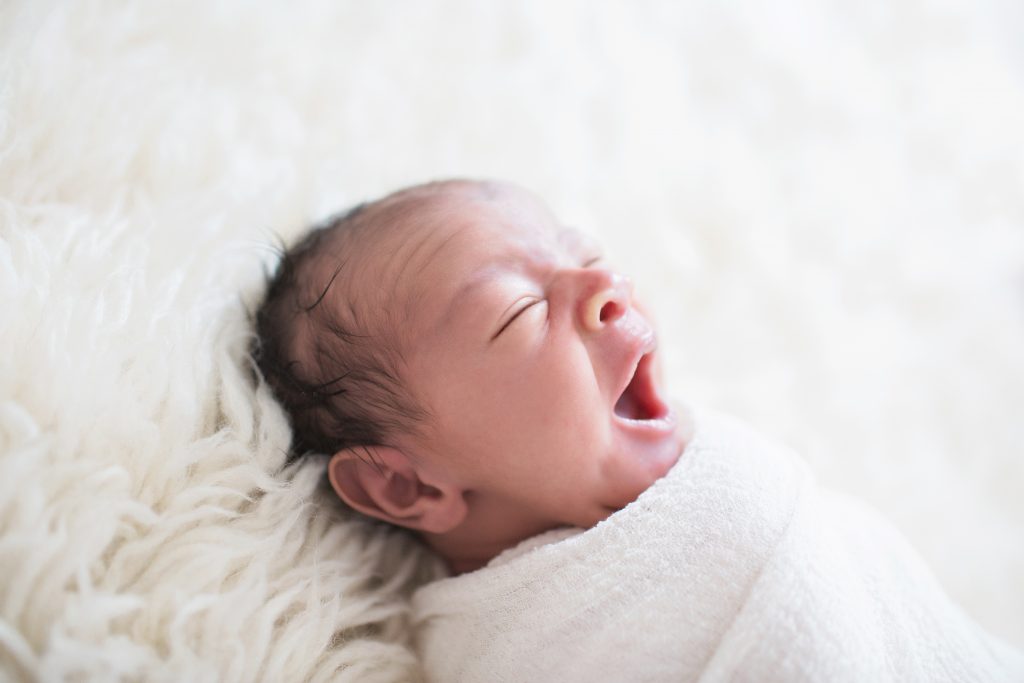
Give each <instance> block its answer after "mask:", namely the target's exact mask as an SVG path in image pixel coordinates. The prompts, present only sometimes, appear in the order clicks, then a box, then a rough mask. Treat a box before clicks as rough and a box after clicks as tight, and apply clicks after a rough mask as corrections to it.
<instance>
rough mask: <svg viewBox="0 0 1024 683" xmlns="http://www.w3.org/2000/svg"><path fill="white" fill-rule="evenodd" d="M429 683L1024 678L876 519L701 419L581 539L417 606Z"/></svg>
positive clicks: (564, 539)
mask: <svg viewBox="0 0 1024 683" xmlns="http://www.w3.org/2000/svg"><path fill="white" fill-rule="evenodd" d="M413 610H414V619H415V622H416V628H417V648H418V649H419V651H420V653H421V655H422V658H423V662H424V666H425V670H426V672H427V676H428V679H429V680H432V681H445V682H446V683H447V682H455V681H488V682H496V681H548V680H550V681H588V682H593V681H708V682H711V681H725V680H728V681H759V682H764V681H872V682H877V681H929V682H935V681H957V682H964V681H979V682H980V681H985V682H986V683H987V682H991V681H1008V682H1009V681H1014V682H1021V681H1024V656H1022V655H1021V654H1020V653H1019V652H1017V651H1015V650H1013V649H1012V648H1010V647H1009V646H1007V645H1005V644H1003V643H1001V642H1000V641H998V640H996V639H994V638H992V637H991V636H989V635H988V634H986V633H985V632H984V631H983V630H981V628H980V627H978V626H977V625H975V624H974V623H973V622H972V621H971V620H970V619H969V618H968V617H967V616H966V615H965V614H963V612H961V610H960V609H959V608H958V607H956V606H955V605H954V604H953V603H952V602H950V600H949V599H948V598H947V597H946V596H945V594H944V593H943V591H942V589H941V588H940V587H939V585H938V584H937V583H936V581H935V579H934V578H933V577H932V575H931V573H930V572H929V570H928V569H927V567H925V566H924V564H923V562H922V561H921V559H920V558H919V557H918V556H917V555H916V554H915V552H914V551H913V550H912V549H911V548H910V547H909V546H908V545H907V543H906V542H905V541H904V540H903V539H902V538H901V537H900V536H899V534H898V533H897V532H896V531H895V530H894V529H892V527H890V526H889V525H888V524H887V523H886V522H885V521H884V520H882V519H881V518H880V517H878V516H877V515H876V514H875V513H873V512H872V511H871V510H870V509H868V508H867V507H865V506H863V505H861V504H859V503H857V502H856V501H854V500H851V499H849V498H846V497H843V496H840V495H837V494H835V493H831V492H828V491H824V490H822V489H819V488H818V487H816V485H815V484H814V482H813V481H812V479H811V477H810V475H809V473H808V471H807V469H806V467H805V466H804V465H803V463H802V462H801V461H800V460H799V458H798V457H797V456H796V455H795V454H794V453H792V452H791V451H789V450H788V449H785V448H784V447H781V446H779V445H776V444H774V443H772V442H770V441H768V440H766V439H764V438H763V437H761V436H759V435H757V434H756V433H754V432H752V431H751V430H750V429H749V428H747V427H745V426H743V425H742V424H741V423H739V422H738V421H736V420H733V419H730V418H725V417H720V416H712V415H707V414H704V413H699V414H698V415H697V418H696V434H695V437H694V439H693V440H692V441H691V443H690V445H689V446H688V447H687V449H686V451H685V452H684V453H683V455H682V457H681V458H680V460H679V463H678V464H677V465H676V466H675V467H674V468H673V469H672V471H671V472H669V474H668V475H666V476H665V477H664V478H663V479H661V480H659V481H658V482H656V483H655V484H654V485H653V486H652V487H651V488H650V489H648V490H647V491H645V492H644V493H643V494H642V495H641V496H640V497H639V498H638V499H637V500H636V501H635V502H633V503H632V504H630V505H629V506H627V507H626V508H624V509H623V510H621V511H619V512H617V513H615V514H614V515H612V516H611V517H609V518H608V519H607V520H606V521H604V522H602V523H601V524H598V525H597V526H595V527H594V528H592V529H589V530H586V531H580V530H578V529H563V530H558V531H554V532H549V533H548V534H544V535H542V536H539V537H536V538H534V539H530V540H528V541H526V542H525V543H523V544H522V545H520V546H519V547H517V548H513V549H512V550H510V551H507V552H505V553H503V554H502V555H500V556H499V557H497V558H495V559H494V560H493V561H492V562H491V563H490V564H489V565H488V566H486V567H484V568H483V569H480V570H478V571H475V572H472V573H469V574H464V575H462V576H457V577H452V578H447V579H443V580H441V581H437V582H434V583H432V584H429V585H427V586H425V587H423V588H421V589H420V590H419V591H418V592H417V593H416V595H415V596H414V599H413Z"/></svg>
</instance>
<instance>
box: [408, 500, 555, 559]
mask: <svg viewBox="0 0 1024 683" xmlns="http://www.w3.org/2000/svg"><path fill="white" fill-rule="evenodd" d="M481 507H482V506H481ZM481 507H477V509H475V510H474V509H473V507H471V508H470V514H469V516H468V518H467V520H466V521H465V522H464V523H463V524H461V525H460V526H458V527H457V528H455V529H453V530H452V531H449V532H447V533H444V534H430V533H423V534H422V537H423V540H424V541H425V542H426V544H427V545H428V546H429V547H430V548H431V549H432V550H433V551H434V552H435V553H437V554H438V555H439V556H440V557H441V559H443V560H444V561H445V564H447V565H448V568H449V569H450V570H451V572H452V574H455V575H458V574H465V573H467V572H471V571H474V570H477V569H480V568H481V567H483V566H485V565H486V564H487V563H488V562H490V561H491V560H493V559H494V558H495V557H497V556H498V555H500V554H501V553H502V552H504V551H505V550H508V549H509V548H514V547H515V546H517V545H519V544H520V543H522V542H523V541H525V540H526V539H528V538H531V537H533V536H536V535H537V534H541V533H544V532H545V531H550V530H551V529H555V528H558V527H560V526H564V524H562V523H560V522H558V521H555V520H544V519H538V518H536V517H532V516H517V515H515V514H512V513H511V512H509V511H505V510H499V509H490V510H484V509H481ZM488 507H489V506H488Z"/></svg>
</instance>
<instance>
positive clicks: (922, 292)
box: [0, 0, 1024, 683]
mask: <svg viewBox="0 0 1024 683" xmlns="http://www.w3.org/2000/svg"><path fill="white" fill-rule="evenodd" d="M1021 35H1024V17H1022V15H1021V13H1020V4H1019V3H1018V2H1016V1H1014V0H1006V1H1003V0H976V1H972V2H970V3H918V2H909V1H904V0H877V1H875V0H871V1H869V2H863V3H850V2H847V1H846V0H825V1H822V0H789V1H787V2H782V3H721V2H714V1H712V0H684V1H681V2H648V1H646V0H637V1H633V0H629V1H626V0H621V1H619V0H595V1H594V2H589V1H588V2H575V1H571V0H570V1H566V2H548V0H524V1H523V2H497V1H495V2H471V1H461V0H459V1H449V0H438V1H437V2H404V1H402V0H398V1H396V2H386V3H385V2H381V3H378V2H361V1H356V0H294V1H289V2H258V1H250V0H216V1H214V2H210V1H209V0H180V1H175V2H167V3H160V2H154V3H125V2H122V1H120V0H80V1H76V2H60V1H58V0H5V1H4V2H0V679H13V680H30V681H31V680H45V681H58V680H103V681H107V680H125V681H139V680H144V681H190V682H191V681H227V682H230V681H238V682H240V683H248V682H249V681H256V680H265V681H275V682H276V681H300V680H331V681H367V680H368V681H376V680H383V681H409V680H415V679H416V678H417V677H418V676H419V663H418V661H417V658H416V654H415V652H414V650H413V648H412V645H411V636H412V629H411V626H410V623H409V614H410V603H409V600H408V596H409V594H410V592H411V591H412V590H413V589H414V587H415V586H417V585H418V583H419V582H420V580H421V578H420V577H421V575H423V574H425V575H428V576H429V575H431V573H432V571H433V569H434V565H433V563H432V561H431V559H430V558H429V557H425V556H423V555H422V554H421V552H420V549H419V546H418V545H417V544H416V543H414V542H411V541H410V539H408V538H407V537H405V536H404V535H402V534H395V533H389V532H387V531H385V530H383V529H382V528H381V527H379V526H377V525H373V524H368V523H366V522H364V521H360V520H356V519H352V518H350V517H349V516H348V515H346V514H345V513H344V512H343V511H341V510H339V508H338V506H337V505H336V504H334V503H333V502H332V501H331V499H330V496H329V495H328V494H327V492H326V491H325V489H324V488H323V486H322V479H321V467H322V466H321V465H320V464H319V463H317V462H310V463H309V464H307V465H305V466H302V467H299V468H296V469H285V468H284V467H283V463H284V454H285V452H286V451H287V449H288V446H289V440H290V432H289V429H288V426H287V424H286V421H285V420H284V417H283V415H282V414H281V412H280V411H279V409H278V407H277V406H276V405H275V403H274V402H273V400H272V399H271V397H270V396H269V395H268V394H267V392H266V390H265V388H264V387H262V385H260V384H259V383H258V381H256V380H255V379H254V378H253V376H252V372H251V367H250V363H249V362H248V359H247V353H246V348H247V346H248V343H249V338H250V334H251V330H250V326H249V322H248V311H249V310H250V309H251V308H252V306H253V305H254V304H255V302H256V301H257V300H258V299H259V296H260V293H261V292H262V288H263V283H264V280H263V270H264V268H267V267H272V265H273V263H274V246H273V245H275V244H277V243H278V240H279V239H280V240H283V241H284V242H286V243H287V242H290V241H292V240H294V239H295V238H296V237H297V236H298V235H299V233H300V232H302V231H303V230H304V229H305V228H306V226H308V225H309V224H310V223H312V222H314V221H316V220H318V219H321V218H323V217H324V216H325V215H327V214H328V213H330V212H333V211H336V210H338V209H340V208H343V207H347V206H350V205H351V204H354V203H356V202H359V201H362V200H364V199H368V198H372V197H375V196H378V195H380V194H381V193H384V192H388V191H390V190H393V189H395V188H398V187H401V186H403V185H406V184H409V183H413V182H420V181H424V180H427V179H431V178H437V177H449V176H483V177H496V178H502V179H508V180H512V181H516V182H519V183H521V184H523V185H525V186H527V187H529V188H531V189H533V190H534V191H536V192H537V193H538V194H539V195H540V196H542V197H543V198H545V199H546V200H547V201H548V202H549V203H550V204H551V206H552V207H553V209H554V210H555V211H556V212H557V213H558V215H559V216H561V217H562V218H563V219H564V220H565V221H566V222H567V223H570V224H572V225H577V226H580V227H582V228H584V229H586V230H589V231H591V232H593V233H595V234H596V235H597V236H598V237H599V238H600V239H601V240H602V241H603V242H604V243H605V245H606V247H607V250H608V252H609V254H611V255H612V257H613V259H614V260H615V261H616V262H617V263H618V265H620V266H621V267H622V269H623V270H624V271H625V272H627V273H630V274H632V275H634V276H635V279H636V284H637V288H638V291H640V292H641V293H643V294H644V296H645V298H646V299H647V300H648V302H649V304H650V308H652V309H653V310H654V311H655V312H656V313H657V315H658V320H659V323H660V331H661V342H660V343H661V348H662V350H663V352H664V354H663V357H664V360H665V361H666V370H667V373H668V379H669V386H670V387H673V388H674V389H675V390H676V391H678V392H680V393H681V394H685V395H686V397H687V398H688V399H690V400H692V401H693V402H695V403H698V404H701V405H709V406H714V407H717V408H721V409H724V410H726V411H727V412H730V413H734V414H737V415H739V416H741V417H743V418H744V419H746V420H747V421H750V422H753V423H754V424H756V425H758V426H759V427H760V428H761V429H762V431H764V432H766V433H770V434H773V435H775V436H778V437H780V438H782V439H783V440H785V441H786V442H787V443H789V444H791V445H793V446H796V447H797V450H799V451H800V452H801V453H803V454H805V455H806V457H807V460H808V463H809V466H810V467H811V469H812V470H813V471H814V473H815V475H816V477H817V478H818V480H820V481H822V483H823V484H827V485H828V486H829V487H831V488H838V489H842V490H844V491H848V492H851V493H854V494H856V495H857V496H858V497H861V498H864V499H866V500H867V501H869V502H870V503H871V504H872V505H873V506H874V507H876V508H878V509H880V511H881V512H882V513H883V514H884V516H885V517H886V518H888V519H891V520H892V521H893V523H894V525H895V526H896V527H897V528H899V529H900V531H901V532H903V533H905V534H906V536H907V537H908V539H909V540H910V542H911V543H912V544H913V545H914V547H915V549H917V550H918V551H919V552H920V553H921V554H922V555H923V556H924V557H925V559H926V560H927V563H928V565H929V566H930V567H931V568H932V569H933V571H935V573H936V574H937V576H938V578H939V580H940V582H941V583H942V585H943V587H944V588H945V589H946V590H947V591H948V592H949V593H950V595H951V596H952V597H953V598H954V599H955V600H956V602H957V603H959V604H962V605H963V606H964V608H965V609H966V610H967V611H968V613H970V614H971V615H972V617H974V618H976V619H977V620H978V621H979V622H980V623H981V624H982V625H983V626H985V627H986V628H987V629H988V630H990V631H992V632H993V633H995V634H997V635H1000V636H1002V637H1004V638H1005V639H1007V640H1009V641H1010V642H1012V643H1013V644H1014V645H1016V646H1018V647H1021V646H1024V587H1022V583H1021V577H1022V576H1024V543H1021V538H1024V499H1022V498H1021V496H1020V491H1021V490H1022V488H1024V457H1022V455H1024V452H1022V450H1021V444H1022V443H1024V432H1022V429H1024V423H1022V421H1021V419H1020V417H1021V406H1024V354H1022V353H1021V349H1022V348H1024V317H1022V316H1021V314H1020V312H1021V310H1024V290H1022V288H1021V284H1020V283H1021V282H1024V192H1021V183H1022V180H1021V179H1022V178H1024V126H1021V125H1020V122H1021V121H1024V94H1022V93H1024V88H1022V81H1024V55H1022V53H1021V51H1020V50H1021V42H1020V36H1021Z"/></svg>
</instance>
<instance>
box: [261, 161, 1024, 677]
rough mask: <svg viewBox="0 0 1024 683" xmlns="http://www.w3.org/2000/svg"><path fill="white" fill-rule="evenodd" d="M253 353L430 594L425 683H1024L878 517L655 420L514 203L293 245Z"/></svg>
mask: <svg viewBox="0 0 1024 683" xmlns="http://www.w3.org/2000/svg"><path fill="white" fill-rule="evenodd" d="M257 327H258V330H257V332H258V346H257V348H256V357H257V359H258V363H259V367H260V368H261V370H262V372H263V374H264V376H265V378H266V380H267V381H268V382H269V383H270V385H271V386H272V388H273V390H274V391H275V393H276V395H277V397H278V398H279V399H280V401H281V402H282V403H283V404H284V407H285V408H286V410H287V411H288V413H289V416H290V418H291V421H292V425H293V427H294V430H295V434H296V451H297V452H299V453H302V452H306V451H314V452H319V453H325V454H328V455H329V462H328V466H327V470H328V476H329V479H330V482H331V484H332V486H333V488H334V490H335V491H336V492H337V494H338V495H339V496H340V497H341V498H342V499H343V500H344V501H345V502H346V503H347V504H348V505H350V506H351V507H352V508H354V509H356V510H358V511H360V512H362V513H364V514H367V515H370V516H372V517H376V518H378V519H382V520H385V521H387V522H391V523H393V524H397V525H400V526H403V527H407V528H409V529H413V530H415V531H417V532H418V533H420V534H421V535H422V537H423V538H424V539H425V541H426V542H427V543H428V544H429V545H430V546H431V547H432V548H433V549H434V550H435V551H436V552H437V553H438V554H439V555H440V556H441V557H442V558H444V560H445V561H446V562H447V563H448V566H449V567H450V568H451V570H452V574H453V576H451V577H448V578H445V579H442V580H439V581H435V582H433V583H430V584H427V585H425V586H423V587H421V588H419V589H418V590H417V592H416V594H415V595H414V597H413V601H412V617H413V623H414V625H415V627H416V646H417V649H418V651H419V653H420V655H421V657H422V659H423V664H424V669H425V673H426V676H427V678H428V679H429V680H436V681H445V682H450V681H487V682H488V683H491V682H494V681H523V680H530V681H534V680H536V681H544V680H557V681H588V682H592V681H597V680H601V681H604V680H608V681H613V680H614V681H635V680H643V681H697V680H700V681H705V682H711V681H787V682H788V681H808V682H809V681H890V680H891V681H897V680H898V681H929V682H934V681H958V682H962V681H1022V680H1024V658H1022V657H1021V655H1020V653H1018V652H1016V651H1014V650H1013V649H1012V648H1009V647H1008V646H1006V645H1005V644H1003V643H1001V642H999V641H998V640H996V639H993V638H991V637H990V636H989V635H988V634H986V633H985V632H984V631H983V630H982V629H980V628H978V627H977V625H975V624H974V623H973V622H972V621H971V620H970V619H969V618H968V617H967V616H966V615H964V614H963V613H962V612H961V611H960V610H959V608H957V607H956V606H955V605H954V604H952V602H950V601H949V599H948V598H947V597H946V596H945V594H944V593H943V591H942V589H941V587H940V586H939V585H938V583H937V582H936V581H935V579H934V577H932V575H931V573H930V572H929V570H928V569H927V567H926V566H925V565H924V563H923V562H922V561H921V560H920V558H919V557H918V556H917V555H916V553H914V551H913V550H912V549H911V548H910V547H909V545H908V544H907V543H906V542H905V541H904V540H903V539H902V538H901V537H900V536H899V534H898V533H897V532H896V531H895V530H894V529H892V527H890V526H889V525H888V524H887V523H886V522H885V521H884V520H882V519H880V518H879V517H878V515H877V514H875V513H873V512H872V511H871V510H870V509H868V508H866V507H865V506H863V505H861V504H859V503H857V502H856V501H853V500H851V499H849V498H846V497H844V496H842V495H839V494H835V493H833V492H829V491H827V490H824V489H821V488H819V487H818V486H817V485H816V484H815V483H814V481H813V478H812V477H811V476H810V473H809V472H808V470H807V468H806V466H805V465H804V464H803V463H802V461H801V460H800V459H799V458H798V457H797V456H796V455H795V454H793V453H792V452H791V451H789V450H788V449H786V448H785V447H783V446H780V445H779V444H777V443H775V442H773V441H771V440H769V439H765V438H763V437H760V436H759V435H757V434H755V433H753V432H752V431H751V430H749V429H748V428H746V427H744V426H743V425H742V424H740V423H738V422H737V421H735V420H730V419H728V418H722V417H718V416H714V415H712V414H708V413H704V412H696V413H695V417H694V418H693V422H692V425H691V423H690V418H689V417H688V415H684V414H682V413H681V412H677V411H674V410H673V409H672V408H670V406H669V404H668V403H667V401H666V399H665V395H664V393H663V389H662V388H661V387H660V386H659V383H658V380H657V371H656V367H655V365H656V363H655V346H656V343H655V335H654V330H653V328H652V326H651V322H650V317H649V316H647V315H646V314H645V313H644V312H643V310H642V309H641V308H640V307H639V306H638V304H637V302H636V300H635V299H634V298H633V291H632V287H631V285H630V282H629V280H628V279H627V278H625V277H624V276H622V275H620V274H618V273H617V272H615V271H614V270H612V269H611V268H610V267H609V266H608V264H607V263H606V261H605V260H604V259H603V258H602V255H601V253H600V251H599V249H598V248H597V246H596V245H595V244H593V243H592V242H591V241H590V240H588V239H587V238H586V237H585V236H584V235H582V234H581V233H580V232H578V231H576V230H574V229H572V228H567V227H565V226H564V225H562V224H560V223H559V221H558V220H557V219H556V218H555V217H554V216H552V214H551V213H550V212H549V211H548V210H547V209H546V208H545V207H544V205H543V204H542V203H541V202H540V201H538V200H537V199H536V198H534V197H533V196H532V195H530V194H529V193H527V192H525V191H523V190H521V189H519V188H517V187H514V186H510V185H506V184H501V183H489V182H469V181H449V182H440V183H430V184H427V185H422V186H418V187H413V188H410V189H406V190H402V191H400V192H397V193H395V194H392V195H390V196H388V197H385V198H384V199H381V200H379V201H376V202H373V203H370V204H367V205H364V206H362V207H359V208H357V209H355V210H353V211H351V212H349V213H348V214H346V215H344V216H342V217H340V218H338V219H336V220H333V221H332V222H330V223H329V224H328V225H326V226H325V227H322V228H320V229H317V230H314V231H313V232H312V233H310V234H309V235H308V236H307V237H306V238H305V239H303V240H302V241H301V242H300V243H299V244H298V245H296V246H295V247H293V248H292V249H291V250H290V251H289V252H288V253H287V254H286V255H285V256H284V258H283V260H282V263H281V265H280V267H279V269H278V271H277V273H276V274H275V276H274V279H273V281H272V282H271V284H270V288H269V291H268V293H267V298H266V301H265V303H264V304H263V306H262V308H261V309H260V311H259V312H258V314H257Z"/></svg>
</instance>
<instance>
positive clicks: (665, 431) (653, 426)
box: [613, 406, 679, 438]
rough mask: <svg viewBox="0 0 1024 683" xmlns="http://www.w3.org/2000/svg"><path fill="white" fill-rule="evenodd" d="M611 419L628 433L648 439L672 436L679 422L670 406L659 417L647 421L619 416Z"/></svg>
mask: <svg viewBox="0 0 1024 683" xmlns="http://www.w3.org/2000/svg"><path fill="white" fill-rule="evenodd" d="M613 417H614V418H615V420H616V421H617V422H618V423H619V424H620V425H622V426H623V427H624V428H625V429H627V430H628V431H629V432H631V433H634V434H636V435H638V436H646V437H648V438H659V437H665V436H669V435H671V434H673V433H674V432H675V431H676V428H677V427H678V426H679V420H678V418H677V417H676V413H675V411H674V410H673V409H672V408H671V406H670V407H668V410H667V412H666V413H665V414H664V415H662V416H661V417H657V418H652V419H649V420H632V419H630V418H628V417H622V416H621V415H614V414H613Z"/></svg>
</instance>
